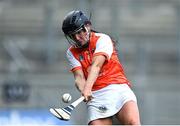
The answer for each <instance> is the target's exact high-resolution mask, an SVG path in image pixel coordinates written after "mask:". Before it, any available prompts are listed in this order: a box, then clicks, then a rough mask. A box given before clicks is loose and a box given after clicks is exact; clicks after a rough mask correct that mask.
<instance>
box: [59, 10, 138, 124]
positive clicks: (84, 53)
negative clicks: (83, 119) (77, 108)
mask: <svg viewBox="0 0 180 126" xmlns="http://www.w3.org/2000/svg"><path fill="white" fill-rule="evenodd" d="M62 30H63V32H64V35H65V37H66V38H67V40H68V42H69V43H70V44H71V46H70V48H69V49H68V50H67V59H68V61H69V64H70V66H71V71H72V73H73V75H74V78H75V85H76V87H77V89H78V90H79V91H80V92H81V94H82V95H83V96H84V97H85V101H86V102H87V110H88V113H89V117H88V124H89V125H111V124H112V117H113V116H114V115H115V116H116V117H117V119H118V120H119V122H120V124H125V125H140V117H139V110H138V106H137V100H136V96H135V94H134V93H133V91H132V90H131V89H130V83H129V81H128V79H127V78H126V76H125V74H124V71H123V68H122V65H121V63H120V61H119V59H118V55H117V52H116V50H115V47H114V42H113V40H112V39H111V38H110V37H109V36H108V35H106V34H103V33H98V32H96V31H94V30H92V29H91V22H90V20H89V19H88V18H87V16H86V15H85V14H84V13H83V12H82V11H79V10H74V11H71V12H69V13H68V14H67V15H66V16H65V18H64V20H63V24H62Z"/></svg>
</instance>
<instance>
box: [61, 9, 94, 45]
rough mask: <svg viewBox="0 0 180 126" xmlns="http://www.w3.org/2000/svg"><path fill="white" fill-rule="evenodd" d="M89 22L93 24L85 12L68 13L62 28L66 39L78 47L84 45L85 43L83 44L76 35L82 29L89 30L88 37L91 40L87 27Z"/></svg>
mask: <svg viewBox="0 0 180 126" xmlns="http://www.w3.org/2000/svg"><path fill="white" fill-rule="evenodd" d="M87 24H91V22H90V21H89V19H88V18H87V17H86V16H85V15H84V13H83V12H81V11H71V12H69V13H68V14H67V16H66V17H65V19H64V21H63V24H62V30H63V32H64V34H65V37H66V39H67V40H68V42H69V43H70V44H71V45H73V46H75V47H77V48H82V47H84V45H81V43H80V42H79V41H78V40H76V39H75V37H74V35H75V34H77V33H79V32H80V31H82V30H83V31H84V32H87V38H88V41H89V37H90V31H89V30H88V29H87V27H86V25H87ZM86 43H88V42H86Z"/></svg>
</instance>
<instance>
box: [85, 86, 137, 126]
mask: <svg viewBox="0 0 180 126" xmlns="http://www.w3.org/2000/svg"><path fill="white" fill-rule="evenodd" d="M92 96H93V99H92V100H91V101H89V102H88V103H87V110H88V114H89V117H88V123H89V122H90V121H93V120H96V119H100V118H106V117H111V116H113V115H115V114H116V113H117V112H119V111H120V109H121V108H122V106H123V105H124V104H125V103H126V102H128V101H131V100H133V101H135V102H137V99H136V96H135V94H134V93H133V91H132V90H131V89H130V88H129V86H128V85H127V84H111V85H109V86H107V87H105V88H102V89H100V90H98V91H93V92H92Z"/></svg>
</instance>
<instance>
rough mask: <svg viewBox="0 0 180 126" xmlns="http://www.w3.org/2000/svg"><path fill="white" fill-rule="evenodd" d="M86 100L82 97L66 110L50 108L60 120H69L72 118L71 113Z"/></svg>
mask: <svg viewBox="0 0 180 126" xmlns="http://www.w3.org/2000/svg"><path fill="white" fill-rule="evenodd" d="M83 100H84V97H83V96H81V97H80V98H78V99H77V100H75V101H74V102H73V103H71V104H70V105H68V106H67V107H65V108H50V109H49V110H50V112H51V113H52V114H53V115H54V116H55V117H57V118H58V119H60V120H69V119H70V118H71V112H72V111H73V110H74V109H75V108H76V106H77V105H79V104H80V103H81V102H82V101H83Z"/></svg>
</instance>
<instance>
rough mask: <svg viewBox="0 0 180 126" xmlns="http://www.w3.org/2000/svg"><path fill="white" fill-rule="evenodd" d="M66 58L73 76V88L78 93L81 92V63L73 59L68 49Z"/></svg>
mask: <svg viewBox="0 0 180 126" xmlns="http://www.w3.org/2000/svg"><path fill="white" fill-rule="evenodd" d="M66 56H67V59H68V63H69V65H70V69H71V71H72V72H73V74H74V79H75V86H76V88H77V89H78V90H79V91H80V92H82V90H83V88H84V85H85V77H84V73H83V71H82V69H81V63H80V62H79V61H78V60H77V59H76V58H75V57H74V55H73V53H72V52H71V51H70V49H68V50H67V53H66Z"/></svg>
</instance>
